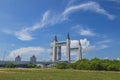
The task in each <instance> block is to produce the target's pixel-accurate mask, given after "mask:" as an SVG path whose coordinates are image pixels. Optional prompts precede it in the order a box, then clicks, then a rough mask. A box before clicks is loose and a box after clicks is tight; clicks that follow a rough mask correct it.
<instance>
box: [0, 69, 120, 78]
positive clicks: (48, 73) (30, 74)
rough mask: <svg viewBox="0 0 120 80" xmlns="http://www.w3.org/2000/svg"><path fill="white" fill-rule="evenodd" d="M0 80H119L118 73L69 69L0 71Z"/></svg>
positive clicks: (119, 74) (119, 73)
mask: <svg viewBox="0 0 120 80" xmlns="http://www.w3.org/2000/svg"><path fill="white" fill-rule="evenodd" d="M0 80H120V72H107V71H84V70H71V69H65V70H59V69H0Z"/></svg>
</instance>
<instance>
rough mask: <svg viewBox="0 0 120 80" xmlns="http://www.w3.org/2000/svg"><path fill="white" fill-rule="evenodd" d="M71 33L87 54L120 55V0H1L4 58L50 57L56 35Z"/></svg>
mask: <svg viewBox="0 0 120 80" xmlns="http://www.w3.org/2000/svg"><path fill="white" fill-rule="evenodd" d="M68 33H70V37H71V47H75V46H77V42H78V40H80V41H81V43H82V46H83V57H84V58H88V59H91V58H94V57H98V58H101V59H104V58H109V59H120V47H119V46H120V37H119V34H120V0H0V37H1V38H0V59H1V60H3V59H7V60H14V58H15V57H16V56H17V55H20V56H21V57H22V59H23V60H28V59H29V57H30V56H32V55H33V54H34V55H36V56H37V58H38V60H49V59H50V49H49V48H50V42H51V41H52V40H53V38H54V36H55V35H57V37H58V40H59V41H64V40H66V35H67V34H68ZM64 49H65V47H63V48H62V51H63V52H62V53H63V54H62V56H63V57H65V54H64V53H65V52H64ZM71 55H72V58H75V52H72V53H71Z"/></svg>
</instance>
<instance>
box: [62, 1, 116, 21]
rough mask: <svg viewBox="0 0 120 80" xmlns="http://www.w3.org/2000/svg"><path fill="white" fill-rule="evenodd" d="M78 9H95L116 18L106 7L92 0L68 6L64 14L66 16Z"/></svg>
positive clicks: (94, 10)
mask: <svg viewBox="0 0 120 80" xmlns="http://www.w3.org/2000/svg"><path fill="white" fill-rule="evenodd" d="M77 10H84V11H93V12H96V13H99V14H102V15H105V16H107V17H108V18H109V19H111V20H113V19H114V18H115V17H114V16H113V15H111V14H109V13H108V12H107V11H106V10H105V9H104V8H102V7H101V6H100V5H99V4H98V3H97V2H92V1H91V2H87V3H83V4H79V5H74V6H70V7H68V8H66V9H65V11H64V12H63V13H62V14H63V15H64V16H68V15H69V14H70V13H72V12H74V11H77Z"/></svg>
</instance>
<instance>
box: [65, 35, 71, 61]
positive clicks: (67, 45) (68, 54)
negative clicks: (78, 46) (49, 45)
mask: <svg viewBox="0 0 120 80" xmlns="http://www.w3.org/2000/svg"><path fill="white" fill-rule="evenodd" d="M66 56H67V61H68V62H70V36H69V34H68V35H67V40H66Z"/></svg>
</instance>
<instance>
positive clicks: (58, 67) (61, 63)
mask: <svg viewBox="0 0 120 80" xmlns="http://www.w3.org/2000/svg"><path fill="white" fill-rule="evenodd" d="M56 68H57V69H66V68H67V64H66V63H64V62H60V63H58V64H57V65H56Z"/></svg>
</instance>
